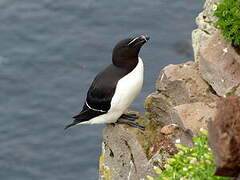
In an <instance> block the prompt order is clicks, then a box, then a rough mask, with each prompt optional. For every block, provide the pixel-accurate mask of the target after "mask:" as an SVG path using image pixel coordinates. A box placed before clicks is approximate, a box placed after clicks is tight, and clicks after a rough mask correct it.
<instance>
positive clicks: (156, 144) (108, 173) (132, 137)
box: [99, 117, 193, 180]
mask: <svg viewBox="0 0 240 180" xmlns="http://www.w3.org/2000/svg"><path fill="white" fill-rule="evenodd" d="M137 121H138V122H139V123H140V124H142V125H144V126H145V127H146V130H145V131H140V130H139V129H136V128H133V127H130V126H128V125H111V124H110V125H107V127H106V128H105V129H104V132H103V145H102V155H101V157H100V162H99V164H100V165H99V179H100V180H108V179H130V180H135V179H136V180H137V179H147V176H148V175H150V176H152V177H156V176H157V175H156V173H155V171H154V166H158V167H160V168H162V169H164V165H165V163H166V160H167V159H168V158H169V157H170V156H172V155H174V154H175V153H177V148H176V146H175V143H176V141H179V142H178V143H180V144H182V145H186V146H192V145H193V142H192V139H191V138H192V136H191V134H189V132H187V131H184V130H183V129H181V128H175V129H172V131H171V133H168V135H165V134H163V133H161V127H159V126H157V125H156V124H154V123H153V122H152V121H149V120H147V119H144V118H143V117H140V118H139V119H138V120H137ZM166 128H167V127H165V129H166Z"/></svg>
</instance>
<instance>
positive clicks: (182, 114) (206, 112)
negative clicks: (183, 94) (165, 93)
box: [171, 102, 216, 134]
mask: <svg viewBox="0 0 240 180" xmlns="http://www.w3.org/2000/svg"><path fill="white" fill-rule="evenodd" d="M215 111H216V104H215V103H203V102H196V103H191V104H182V105H179V106H175V107H174V108H173V109H172V111H171V120H172V122H174V123H176V124H178V125H179V126H180V127H182V128H183V129H190V130H191V131H192V132H193V134H198V132H199V130H200V129H201V128H204V129H207V123H208V122H209V121H210V120H212V119H213V118H214V117H215Z"/></svg>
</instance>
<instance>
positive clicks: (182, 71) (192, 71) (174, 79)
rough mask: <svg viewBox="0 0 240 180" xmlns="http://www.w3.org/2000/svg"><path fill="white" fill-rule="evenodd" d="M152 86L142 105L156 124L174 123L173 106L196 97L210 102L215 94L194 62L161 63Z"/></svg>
mask: <svg viewBox="0 0 240 180" xmlns="http://www.w3.org/2000/svg"><path fill="white" fill-rule="evenodd" d="M156 89H157V92H155V93H152V94H151V95H149V96H148V97H147V98H146V100H145V104H144V107H145V109H146V111H147V112H146V115H147V117H148V118H149V119H150V120H152V121H155V122H157V123H158V124H159V125H160V126H165V125H168V124H172V123H175V121H173V120H172V119H171V115H170V114H171V112H172V109H173V108H174V107H175V106H178V105H182V104H191V103H194V102H199V101H203V102H211V101H215V99H216V98H217V96H216V95H215V94H214V92H213V91H212V89H211V87H210V86H209V85H208V84H207V83H206V82H205V81H204V80H203V79H202V78H201V76H200V73H199V69H198V62H186V63H184V64H179V65H169V66H167V67H165V68H164V69H163V70H162V71H161V72H160V76H159V78H158V80H157V83H156Z"/></svg>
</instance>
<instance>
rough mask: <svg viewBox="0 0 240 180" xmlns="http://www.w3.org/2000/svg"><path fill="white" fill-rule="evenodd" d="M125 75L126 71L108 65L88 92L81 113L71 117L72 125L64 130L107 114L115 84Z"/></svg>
mask: <svg viewBox="0 0 240 180" xmlns="http://www.w3.org/2000/svg"><path fill="white" fill-rule="evenodd" d="M127 73H128V71H127V70H125V69H121V68H117V67H116V66H114V65H110V66H108V67H107V68H106V69H105V70H103V71H102V72H100V73H99V74H98V75H97V76H96V77H95V79H94V80H93V82H92V84H91V86H90V88H89V90H88V93H87V98H86V101H85V104H84V106H83V108H82V110H81V112H80V113H79V114H78V115H76V116H74V117H73V118H74V121H73V123H71V124H69V125H68V126H66V128H68V127H70V126H73V125H75V124H78V123H80V122H83V121H88V120H90V119H92V118H94V117H96V116H99V115H102V114H105V113H107V112H108V110H109V109H110V108H111V100H112V97H113V95H114V92H115V89H116V86H117V82H118V81H119V80H120V79H121V78H122V77H123V76H125V75H126V74H127Z"/></svg>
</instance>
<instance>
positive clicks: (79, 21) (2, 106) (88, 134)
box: [0, 0, 204, 180]
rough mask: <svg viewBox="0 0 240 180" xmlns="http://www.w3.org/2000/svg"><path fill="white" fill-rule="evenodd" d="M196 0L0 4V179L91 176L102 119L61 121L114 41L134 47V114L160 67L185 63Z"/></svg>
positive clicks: (20, 0) (76, 106) (5, 0)
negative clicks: (141, 38) (137, 70)
mask: <svg viewBox="0 0 240 180" xmlns="http://www.w3.org/2000/svg"><path fill="white" fill-rule="evenodd" d="M203 3H204V1H203V0H181V1H180V0H174V1H173V0H121V1H112V0H101V1H98V0H39V1H37V0H0V179H1V180H96V179H97V178H98V158H99V155H100V153H101V140H102V130H103V128H104V125H92V126H90V125H84V126H78V127H75V128H72V129H69V130H68V131H64V130H63V128H64V125H65V124H67V123H69V122H70V121H71V120H72V119H71V117H72V116H73V115H75V114H76V113H78V112H79V111H80V108H81V106H82V105H83V102H84V99H85V94H86V92H87V89H88V87H89V85H90V84H91V81H92V80H93V78H94V77H95V75H96V73H97V72H99V71H100V70H102V69H103V68H104V67H105V66H106V65H108V64H109V63H111V52H112V48H113V46H114V45H115V43H116V42H117V41H118V40H121V39H124V38H127V37H129V36H134V35H140V34H148V35H149V36H150V37H151V40H150V41H149V42H148V43H147V44H145V45H144V47H143V48H142V50H141V57H142V59H143V60H144V63H145V83H144V87H143V91H142V93H141V94H140V96H139V97H138V98H137V99H136V101H135V102H134V104H133V105H132V107H131V109H132V110H138V111H140V112H141V113H142V114H143V113H144V110H143V101H144V98H145V97H146V96H147V95H148V94H149V93H151V92H153V91H154V86H155V81H156V79H157V77H158V74H159V71H160V70H161V69H162V68H163V67H164V66H166V65H167V64H176V63H182V62H184V61H188V60H193V53H192V47H191V31H192V30H193V29H194V28H196V25H195V17H196V16H197V14H198V13H199V12H200V11H201V10H202V7H203Z"/></svg>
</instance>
